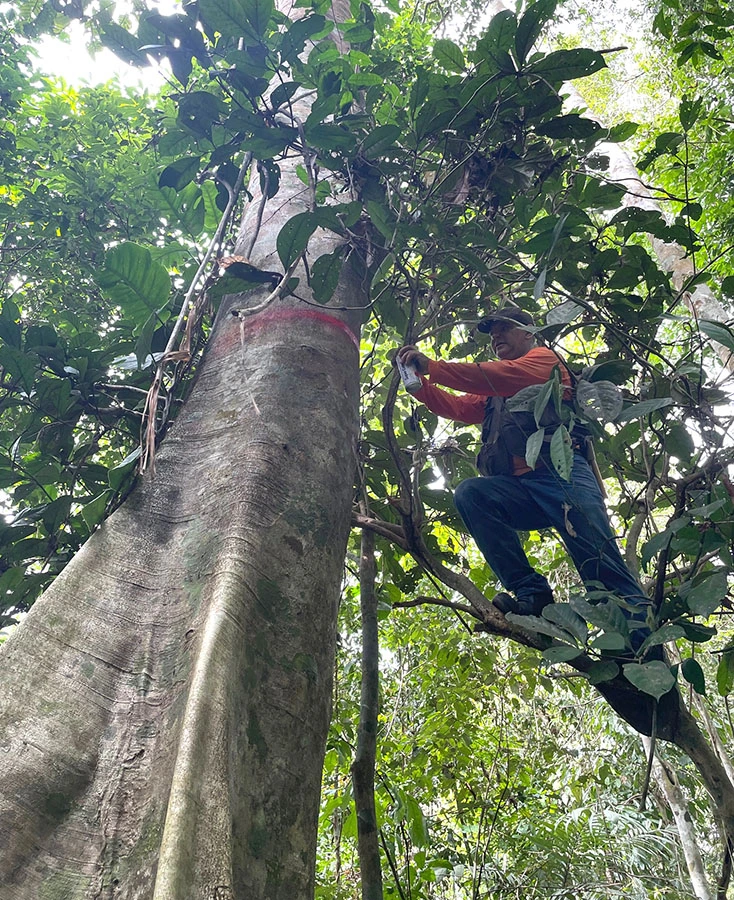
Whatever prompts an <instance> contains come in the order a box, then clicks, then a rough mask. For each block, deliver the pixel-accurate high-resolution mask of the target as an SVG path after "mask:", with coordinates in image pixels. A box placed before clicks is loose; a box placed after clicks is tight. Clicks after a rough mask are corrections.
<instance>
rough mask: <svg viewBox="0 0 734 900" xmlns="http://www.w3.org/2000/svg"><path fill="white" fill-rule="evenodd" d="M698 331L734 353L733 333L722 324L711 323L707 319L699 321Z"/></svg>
mask: <svg viewBox="0 0 734 900" xmlns="http://www.w3.org/2000/svg"><path fill="white" fill-rule="evenodd" d="M698 327H699V329H700V330H701V331H702V332H703V333H704V334H705V335H706V337H710V338H711V340H713V341H716V342H717V343H719V344H721V345H722V347H726V349H727V350H731V351H732V352H734V331H732V329H731V328H729V327H728V326H727V325H724V324H723V323H722V322H711V321H709V320H707V319H699V321H698Z"/></svg>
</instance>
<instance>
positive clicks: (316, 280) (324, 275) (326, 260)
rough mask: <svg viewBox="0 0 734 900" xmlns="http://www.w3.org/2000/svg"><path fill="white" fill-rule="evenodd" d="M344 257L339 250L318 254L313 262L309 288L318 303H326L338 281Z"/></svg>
mask: <svg viewBox="0 0 734 900" xmlns="http://www.w3.org/2000/svg"><path fill="white" fill-rule="evenodd" d="M343 265H344V257H343V255H342V254H341V253H340V252H339V251H335V252H334V253H326V254H324V255H323V256H319V258H318V259H317V260H316V262H315V263H314V264H313V269H312V273H311V290H312V291H313V295H314V298H315V299H316V300H317V301H318V302H319V303H328V302H329V300H331V298H332V297H333V295H334V291H335V290H336V286H337V284H338V283H339V275H340V274H341V270H342V266H343Z"/></svg>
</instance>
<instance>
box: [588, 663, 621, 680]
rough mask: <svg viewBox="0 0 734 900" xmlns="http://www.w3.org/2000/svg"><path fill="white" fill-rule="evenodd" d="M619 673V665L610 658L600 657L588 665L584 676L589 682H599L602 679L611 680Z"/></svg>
mask: <svg viewBox="0 0 734 900" xmlns="http://www.w3.org/2000/svg"><path fill="white" fill-rule="evenodd" d="M617 675H619V666H618V665H617V663H615V662H614V661H613V660H611V659H602V660H599V662H594V663H592V664H591V666H589V670H588V672H587V673H586V677H587V678H588V679H589V684H601V683H602V682H603V681H611V680H612V679H613V678H616V677H617Z"/></svg>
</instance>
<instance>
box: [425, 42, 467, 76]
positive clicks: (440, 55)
mask: <svg viewBox="0 0 734 900" xmlns="http://www.w3.org/2000/svg"><path fill="white" fill-rule="evenodd" d="M433 58H434V59H435V60H436V62H437V63H438V64H439V65H440V66H443V68H444V69H446V70H448V71H449V72H463V71H464V69H465V68H466V62H465V61H464V54H463V53H462V52H461V48H460V47H459V46H458V45H457V44H455V43H454V42H453V41H450V40H448V39H446V38H439V39H438V40H437V41H436V42H435V43H434V45H433Z"/></svg>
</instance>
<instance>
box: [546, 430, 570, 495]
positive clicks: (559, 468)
mask: <svg viewBox="0 0 734 900" xmlns="http://www.w3.org/2000/svg"><path fill="white" fill-rule="evenodd" d="M550 457H551V462H552V463H553V468H554V469H555V470H556V472H558V474H559V475H560V476H561V478H563V479H564V481H570V480H571V467H572V466H573V447H572V445H571V436H570V435H569V433H568V429H567V428H566V426H565V425H559V426H558V428H556V430H555V431H554V432H553V437H552V438H551V443H550Z"/></svg>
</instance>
